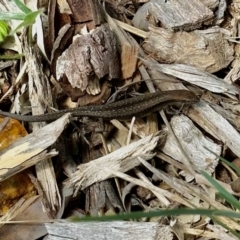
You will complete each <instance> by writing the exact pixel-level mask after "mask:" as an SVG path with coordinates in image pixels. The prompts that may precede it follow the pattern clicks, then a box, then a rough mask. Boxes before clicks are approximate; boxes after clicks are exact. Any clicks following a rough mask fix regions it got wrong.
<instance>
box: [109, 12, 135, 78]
mask: <svg viewBox="0 0 240 240" xmlns="http://www.w3.org/2000/svg"><path fill="white" fill-rule="evenodd" d="M106 18H107V21H108V23H109V25H110V27H111V28H112V29H113V31H114V33H115V34H116V36H117V41H118V50H119V53H120V61H121V72H122V78H123V79H127V78H130V77H132V75H133V73H134V72H135V71H136V66H137V60H138V59H137V56H138V52H139V48H138V44H136V42H135V40H134V39H133V37H132V36H131V35H130V34H128V33H127V32H125V31H124V30H123V29H121V28H119V27H118V26H117V24H116V23H115V22H114V21H113V20H112V19H111V17H109V16H108V15H107V14H106Z"/></svg>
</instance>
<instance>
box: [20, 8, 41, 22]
mask: <svg viewBox="0 0 240 240" xmlns="http://www.w3.org/2000/svg"><path fill="white" fill-rule="evenodd" d="M42 11H43V10H42V9H40V10H38V11H35V12H31V13H29V14H27V15H26V16H25V19H24V22H25V23H26V25H32V24H34V23H35V20H36V17H37V16H38V15H39V14H40V13H42Z"/></svg>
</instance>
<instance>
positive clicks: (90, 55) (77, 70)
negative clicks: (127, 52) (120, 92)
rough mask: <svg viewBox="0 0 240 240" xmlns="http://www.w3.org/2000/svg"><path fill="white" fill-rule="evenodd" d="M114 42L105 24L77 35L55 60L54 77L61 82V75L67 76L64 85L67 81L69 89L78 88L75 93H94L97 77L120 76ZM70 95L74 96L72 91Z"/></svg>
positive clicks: (97, 88)
mask: <svg viewBox="0 0 240 240" xmlns="http://www.w3.org/2000/svg"><path fill="white" fill-rule="evenodd" d="M116 45H117V43H116V38H115V35H114V33H113V32H112V31H111V29H110V28H109V26H108V25H107V24H103V25H101V26H100V27H98V28H97V29H95V30H94V31H93V32H92V33H91V34H87V35H78V36H77V37H76V39H75V40H74V41H73V43H72V44H71V45H70V46H69V48H68V49H67V50H66V51H64V52H63V53H62V55H61V56H60V57H59V58H58V60H57V64H56V69H57V72H56V75H57V80H59V81H60V82H62V81H63V80H62V78H63V77H65V78H67V79H65V81H64V86H65V85H67V84H70V86H71V88H72V89H73V90H74V89H77V90H78V91H79V96H80V95H81V94H82V93H83V92H84V91H87V92H88V93H90V94H94V95H96V94H98V93H99V92H100V88H99V80H100V79H102V78H106V79H108V80H111V79H117V78H119V77H120V66H119V59H118V51H117V46H116ZM109 59H111V61H109ZM71 88H70V87H69V92H67V94H68V95H69V96H70V97H72V93H71V91H72V90H71ZM63 89H64V90H65V89H66V87H64V88H63ZM74 96H75V97H76V94H75V95H74Z"/></svg>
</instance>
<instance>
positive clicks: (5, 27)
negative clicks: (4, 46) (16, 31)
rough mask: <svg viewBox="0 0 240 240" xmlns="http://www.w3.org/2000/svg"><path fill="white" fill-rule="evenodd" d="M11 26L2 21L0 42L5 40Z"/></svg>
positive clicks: (0, 23)
mask: <svg viewBox="0 0 240 240" xmlns="http://www.w3.org/2000/svg"><path fill="white" fill-rule="evenodd" d="M8 31H9V27H8V24H7V23H6V22H4V21H0V42H3V41H4V39H5V38H6V36H7V35H8Z"/></svg>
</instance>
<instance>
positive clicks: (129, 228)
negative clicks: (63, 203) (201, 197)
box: [45, 221, 173, 240]
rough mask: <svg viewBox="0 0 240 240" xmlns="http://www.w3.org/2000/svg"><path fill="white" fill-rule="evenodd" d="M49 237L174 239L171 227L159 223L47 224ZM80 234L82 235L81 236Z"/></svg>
mask: <svg viewBox="0 0 240 240" xmlns="http://www.w3.org/2000/svg"><path fill="white" fill-rule="evenodd" d="M45 226H46V228H47V231H48V234H49V235H48V236H47V238H46V240H58V239H59V240H60V239H72V238H76V239H91V240H95V239H96V240H101V239H105V240H106V239H109V240H110V239H111V240H112V239H118V240H121V239H122V240H125V239H148V240H166V239H169V240H171V239H173V234H172V231H171V227H170V226H161V225H159V224H158V223H157V222H126V221H125V222H123V221H114V222H102V223H101V222H91V223H83V222H81V223H67V222H66V223H55V224H48V223H46V224H45ZM79 233H81V234H80V235H79Z"/></svg>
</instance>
